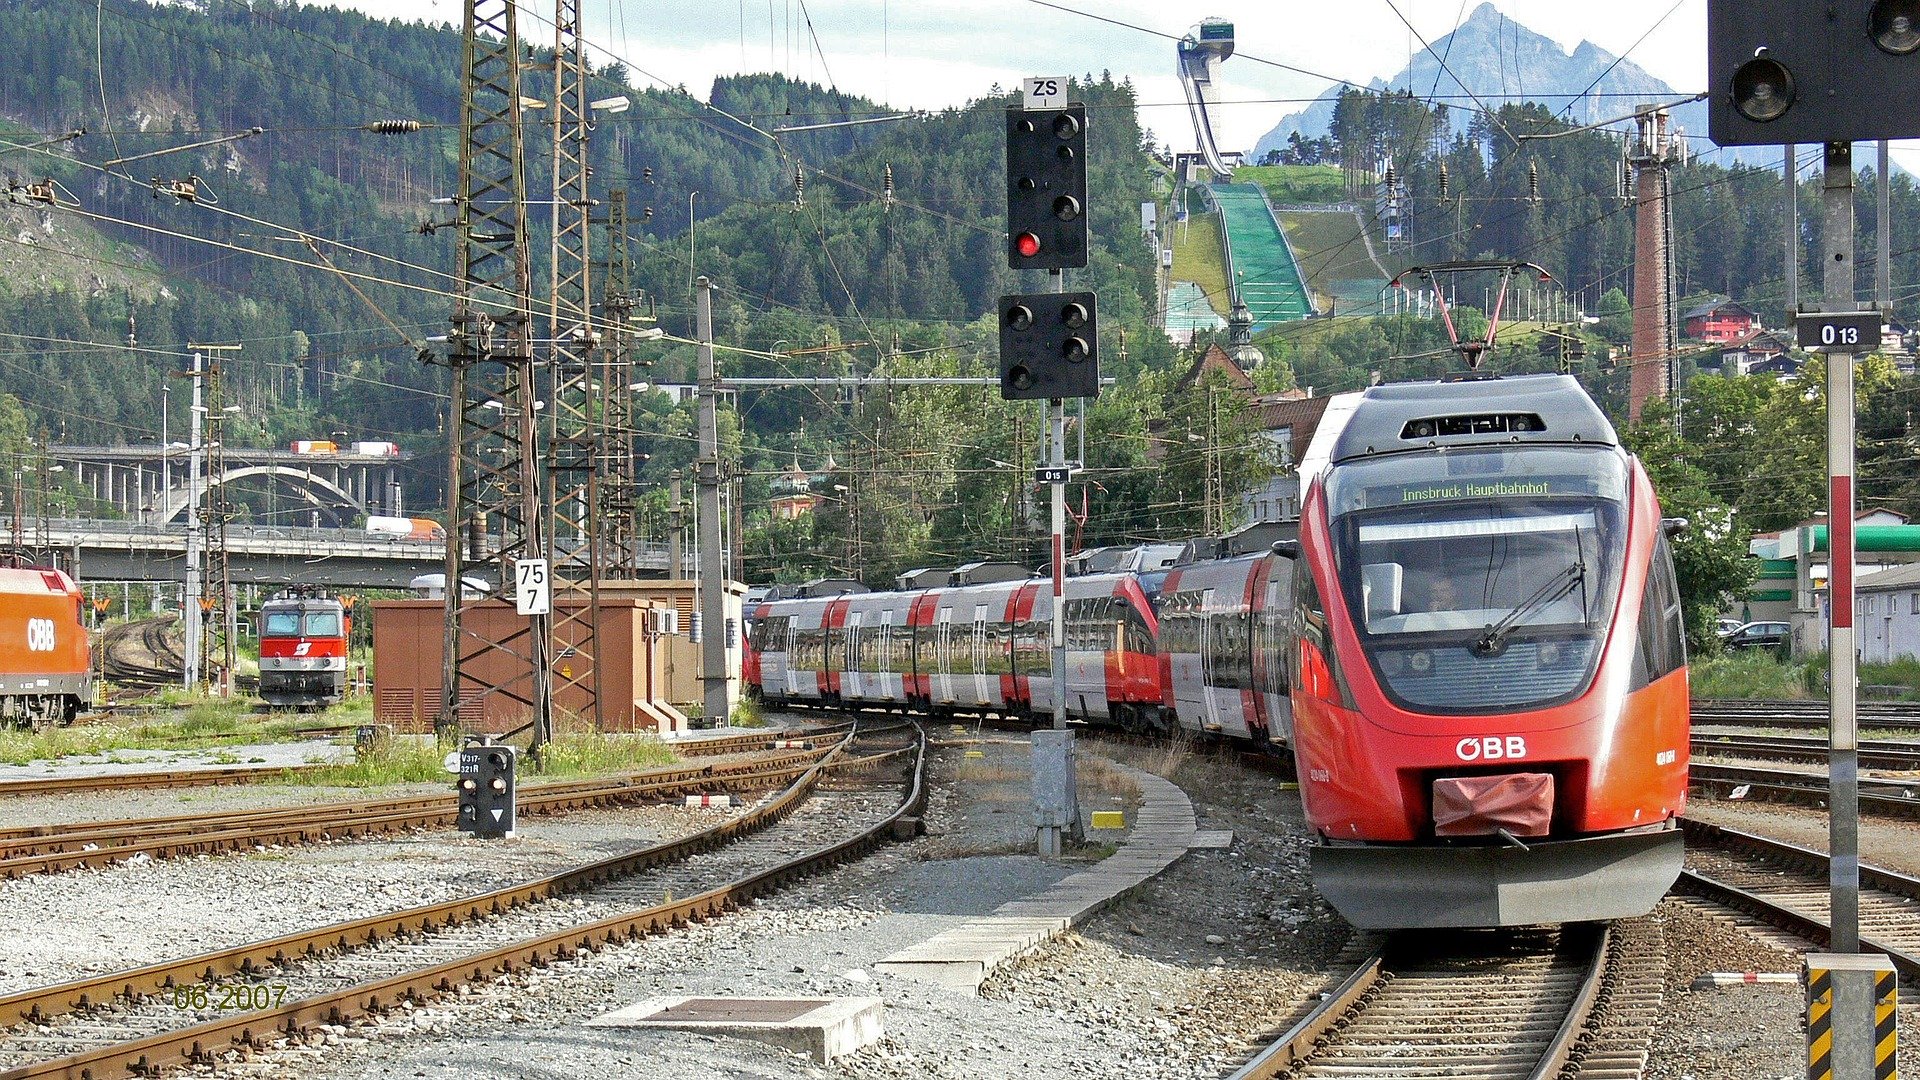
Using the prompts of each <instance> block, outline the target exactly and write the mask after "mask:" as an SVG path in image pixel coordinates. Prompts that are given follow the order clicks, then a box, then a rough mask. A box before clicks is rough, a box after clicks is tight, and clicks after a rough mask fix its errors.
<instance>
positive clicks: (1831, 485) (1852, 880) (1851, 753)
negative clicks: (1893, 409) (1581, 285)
mask: <svg viewBox="0 0 1920 1080" xmlns="http://www.w3.org/2000/svg"><path fill="white" fill-rule="evenodd" d="M1822 201H1823V203H1824V207H1823V209H1824V220H1823V222H1822V227H1821V232H1822V233H1823V234H1824V235H1823V242H1824V245H1825V247H1826V252H1825V254H1826V258H1825V259H1824V260H1822V261H1823V262H1825V264H1826V280H1825V283H1824V284H1825V292H1826V306H1827V308H1828V309H1829V310H1843V309H1850V308H1852V306H1853V145H1852V144H1851V143H1828V144H1827V151H1826V180H1825V186H1824V190H1823V192H1822ZM1853 358H1854V354H1853V353H1852V352H1837V351H1836V352H1829V353H1828V354H1827V655H1828V659H1829V664H1830V666H1829V668H1828V679H1827V696H1828V713H1829V716H1828V721H1827V738H1828V743H1827V746H1828V765H1827V783H1828V798H1827V806H1828V811H1827V831H1828V837H1827V839H1828V845H1829V846H1828V853H1829V856H1830V858H1829V861H1828V865H1829V867H1830V868H1831V869H1830V872H1829V879H1828V888H1829V890H1830V893H1831V904H1832V924H1833V939H1832V944H1831V946H1830V947H1831V949H1832V951H1833V952H1836V953H1852V952H1858V951H1860V752H1859V747H1858V741H1857V731H1856V728H1857V722H1856V716H1855V712H1854V689H1855V688H1854V683H1855V680H1856V679H1857V677H1858V671H1857V661H1858V656H1857V654H1856V653H1855V652H1854V632H1853V630H1854V628H1853V438H1854V417H1853V362H1854V359H1853Z"/></svg>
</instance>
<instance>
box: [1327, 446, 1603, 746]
mask: <svg viewBox="0 0 1920 1080" xmlns="http://www.w3.org/2000/svg"><path fill="white" fill-rule="evenodd" d="M1626 480H1627V464H1626V459H1625V457H1624V456H1623V455H1621V454H1620V453H1619V452H1618V451H1616V450H1614V449H1612V448H1610V447H1597V446H1596V447H1592V448H1585V447H1582V448H1551V449H1549V448H1545V447H1526V448H1521V449H1515V450H1509V449H1505V448H1489V449H1480V448H1473V449H1466V448H1461V449H1459V450H1454V451H1448V452H1446V453H1444V454H1435V455H1431V456H1426V455H1423V456H1417V457H1388V458H1378V459H1367V460H1361V461H1355V462H1348V463H1343V464H1341V465H1340V466H1338V467H1337V468H1336V469H1334V470H1333V471H1332V472H1331V473H1330V474H1329V478H1328V481H1327V487H1328V502H1329V506H1330V508H1331V510H1332V512H1333V514H1334V518H1333V521H1332V525H1333V547H1334V556H1335V560H1336V563H1337V565H1338V569H1339V585H1338V589H1339V592H1340V593H1341V597H1340V600H1341V601H1342V602H1343V604H1344V606H1345V607H1346V610H1347V612H1348V615H1349V616H1350V618H1351V620H1352V622H1353V624H1354V625H1355V627H1356V629H1357V630H1358V631H1359V638H1360V645H1361V648H1362V650H1363V652H1364V653H1365V654H1366V657H1367V660H1368V662H1369V664H1370V666H1371V667H1372V668H1373V671H1374V674H1375V675H1376V676H1377V677H1378V679H1379V684H1380V686H1381V688H1382V689H1383V690H1384V691H1385V692H1386V693H1387V695H1388V696H1389V697H1390V698H1392V699H1394V700H1395V702H1396V703H1397V704H1399V705H1400V706H1401V707H1403V708H1408V709H1411V710H1414V711H1417V712H1424V713H1428V714H1435V715H1440V714H1456V715H1457V714H1461V713H1479V712H1486V711H1489V710H1508V709H1521V708H1546V707H1549V706H1552V705H1555V704H1559V703H1562V702H1565V701H1570V700H1572V699H1573V698H1574V697H1576V696H1578V695H1579V694H1581V693H1583V692H1585V690H1586V689H1587V687H1588V686H1590V685H1591V684H1592V681H1593V675H1594V672H1595V671H1596V670H1597V667H1598V663H1599V658H1600V651H1601V646H1602V644H1603V641H1604V638H1605V635H1606V629H1607V626H1608V625H1609V624H1610V622H1611V621H1612V614H1613V607H1614V603H1615V600H1616V597H1617V594H1618V592H1619V585H1620V580H1621V571H1622V568H1623V565H1624V562H1625V553H1626V542H1625V539H1626V538H1625V517H1626V513H1625V511H1626V506H1625V503H1626V490H1627V486H1626ZM1304 577H1305V575H1303V583H1302V585H1301V588H1302V589H1303V590H1304V589H1305V588H1306V584H1305V582H1304ZM1333 599H1334V598H1333V597H1328V600H1329V601H1331V600H1333Z"/></svg>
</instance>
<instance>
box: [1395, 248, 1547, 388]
mask: <svg viewBox="0 0 1920 1080" xmlns="http://www.w3.org/2000/svg"><path fill="white" fill-rule="evenodd" d="M1523 270H1525V271H1531V272H1533V273H1534V274H1535V275H1537V276H1538V277H1539V279H1540V280H1541V281H1544V282H1550V281H1552V280H1553V275H1552V274H1550V273H1548V272H1547V271H1546V269H1545V268H1543V267H1541V266H1540V265H1539V264H1538V263H1530V262H1502V261H1500V260H1498V259H1491V260H1470V261H1466V262H1444V263H1434V264H1433V265H1431V266H1409V267H1407V268H1406V269H1405V270H1402V271H1400V273H1398V274H1396V275H1395V276H1394V279H1393V280H1392V281H1389V282H1387V288H1389V289H1398V288H1400V287H1401V285H1400V281H1401V279H1402V278H1405V277H1407V276H1408V275H1413V276H1415V277H1418V278H1420V279H1422V280H1423V281H1425V282H1426V283H1427V287H1428V288H1429V289H1431V290H1433V295H1434V301H1435V303H1437V304H1438V305H1439V308H1440V321H1441V322H1442V323H1444V324H1445V325H1446V328H1447V340H1449V341H1451V342H1452V343H1453V351H1454V352H1457V353H1459V354H1460V359H1462V360H1465V361H1466V362H1467V368H1468V370H1470V371H1471V370H1478V369H1479V367H1480V364H1481V362H1482V361H1484V360H1485V359H1486V358H1487V357H1488V356H1489V355H1490V354H1491V353H1492V352H1493V345H1494V337H1495V335H1497V334H1498V333H1499V332H1500V314H1501V312H1502V311H1504V310H1505V309H1506V303H1507V283H1508V282H1510V281H1512V280H1513V278H1514V276H1515V275H1517V274H1519V273H1520V272H1521V271H1523ZM1487 271H1493V272H1495V273H1498V274H1499V275H1500V287H1499V289H1497V290H1496V291H1495V292H1494V295H1493V310H1492V311H1491V312H1489V313H1488V315H1487V336H1486V337H1485V339H1483V340H1480V341H1461V340H1460V330H1459V328H1458V327H1456V326H1455V325H1454V323H1453V312H1452V311H1451V310H1450V309H1449V308H1448V307H1447V290H1445V289H1443V288H1441V287H1440V282H1439V280H1438V279H1439V277H1440V276H1441V275H1446V276H1449V277H1451V276H1452V275H1454V274H1472V273H1484V272H1487Z"/></svg>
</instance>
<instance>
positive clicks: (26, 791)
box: [0, 765, 316, 798]
mask: <svg viewBox="0 0 1920 1080" xmlns="http://www.w3.org/2000/svg"><path fill="white" fill-rule="evenodd" d="M312 768H316V766H312V765H260V766H244V765H243V766H238V767H235V768H218V769H169V770H165V771H160V772H137V773H108V774H104V775H100V776H48V777H41V778H38V779H32V780H0V798H5V797H6V796H9V795H84V794H88V793H90V792H95V791H126V790H128V789H130V788H176V787H206V786H208V785H210V784H254V783H259V782H260V781H262V780H275V779H278V778H280V777H282V776H288V775H297V774H299V773H300V772H302V771H305V770H307V769H312Z"/></svg>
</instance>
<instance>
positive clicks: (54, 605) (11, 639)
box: [0, 566, 93, 728]
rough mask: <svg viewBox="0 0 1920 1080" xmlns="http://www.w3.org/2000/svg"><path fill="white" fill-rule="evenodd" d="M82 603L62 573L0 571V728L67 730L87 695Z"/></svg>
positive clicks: (88, 668) (89, 674)
mask: <svg viewBox="0 0 1920 1080" xmlns="http://www.w3.org/2000/svg"><path fill="white" fill-rule="evenodd" d="M84 603H86V599H85V597H83V596H82V595H81V594H80V587H79V586H78V585H75V584H74V583H73V579H72V578H70V577H68V576H67V575H66V574H65V573H63V572H61V571H59V570H55V569H53V568H51V567H44V566H17V567H16V566H9V567H0V724H4V725H13V726H20V727H36V728H38V727H47V726H50V725H53V724H70V723H72V722H73V718H74V717H75V716H77V715H79V713H80V706H81V704H82V703H83V702H85V701H86V700H87V696H88V694H89V693H90V692H91V690H92V671H93V668H92V664H91V662H90V661H91V654H90V652H89V648H90V647H89V645H88V640H87V627H86V624H85V622H83V621H82V618H81V614H80V613H81V605H83V604H84Z"/></svg>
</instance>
